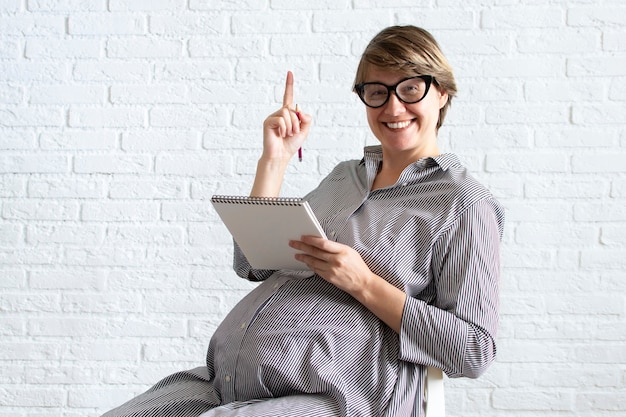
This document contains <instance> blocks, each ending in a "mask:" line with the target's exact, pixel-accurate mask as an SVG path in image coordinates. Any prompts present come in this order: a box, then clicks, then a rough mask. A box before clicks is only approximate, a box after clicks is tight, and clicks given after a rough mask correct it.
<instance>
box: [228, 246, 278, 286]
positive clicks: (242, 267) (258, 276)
mask: <svg viewBox="0 0 626 417" xmlns="http://www.w3.org/2000/svg"><path fill="white" fill-rule="evenodd" d="M233 269H234V270H235V272H236V273H237V275H238V276H240V277H241V278H245V279H247V280H249V281H265V280H266V279H268V278H269V277H270V276H271V275H272V274H273V273H274V271H273V270H269V269H268V270H265V269H253V268H252V266H251V265H250V263H249V262H248V259H247V258H246V256H245V255H244V254H243V252H242V251H241V248H240V247H239V245H238V244H237V242H235V241H234V240H233Z"/></svg>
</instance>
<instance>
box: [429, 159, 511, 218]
mask: <svg viewBox="0 0 626 417" xmlns="http://www.w3.org/2000/svg"><path fill="white" fill-rule="evenodd" d="M436 161H437V163H438V164H439V165H440V167H441V169H442V177H441V181H442V182H443V183H445V186H446V188H448V190H449V191H450V194H449V196H450V200H449V202H450V208H449V210H450V213H449V218H450V219H456V218H459V217H461V216H462V215H463V214H464V213H466V212H467V211H468V210H470V209H473V210H479V211H483V212H487V213H493V215H494V216H495V218H496V220H497V222H498V223H499V224H500V225H501V224H502V223H503V222H504V208H503V207H502V205H501V204H500V202H499V201H498V200H497V199H496V197H495V196H494V195H493V194H492V193H491V191H490V190H489V189H488V188H487V187H486V186H485V185H483V184H482V183H481V182H480V181H479V180H478V179H476V178H475V177H474V176H473V175H472V174H471V173H470V172H469V170H468V169H467V168H466V167H465V166H463V165H462V164H461V163H460V162H459V159H458V157H457V156H456V155H454V154H444V155H441V156H440V157H438V158H437V159H436Z"/></svg>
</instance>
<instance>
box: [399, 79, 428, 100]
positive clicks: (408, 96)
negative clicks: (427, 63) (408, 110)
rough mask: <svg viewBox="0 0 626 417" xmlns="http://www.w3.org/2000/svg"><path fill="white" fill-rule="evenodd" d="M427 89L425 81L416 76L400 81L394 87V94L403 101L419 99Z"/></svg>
mask: <svg viewBox="0 0 626 417" xmlns="http://www.w3.org/2000/svg"><path fill="white" fill-rule="evenodd" d="M427 91H428V90H427V85H426V81H424V80H423V79H422V78H417V77H416V78H409V79H408V80H405V81H402V82H401V83H400V84H398V87H397V88H396V94H397V95H398V97H399V98H400V99H401V100H402V101H404V102H405V103H415V102H418V101H420V100H421V99H422V98H424V96H425V95H426V92H427Z"/></svg>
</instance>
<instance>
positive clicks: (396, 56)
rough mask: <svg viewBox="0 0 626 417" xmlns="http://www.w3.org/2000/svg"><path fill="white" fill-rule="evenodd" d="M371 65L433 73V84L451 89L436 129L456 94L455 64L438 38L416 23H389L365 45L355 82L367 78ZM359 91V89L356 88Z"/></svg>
mask: <svg viewBox="0 0 626 417" xmlns="http://www.w3.org/2000/svg"><path fill="white" fill-rule="evenodd" d="M370 66H375V67H378V68H380V69H383V70H388V71H391V72H398V73H400V74H403V75H406V76H407V77H411V76H414V75H432V76H433V77H434V81H433V83H434V85H435V86H436V87H437V88H438V89H439V90H441V91H444V92H446V93H448V101H447V102H446V104H445V105H444V106H443V107H442V108H441V109H440V110H439V120H438V121H437V130H439V128H440V127H441V125H442V124H443V120H444V118H445V116H446V112H447V111H448V107H450V103H451V101H452V97H454V96H455V95H456V92H457V89H456V82H455V80H454V74H453V73H452V67H451V66H450V64H449V63H448V60H447V59H446V57H445V56H444V55H443V52H441V48H440V47H439V44H438V43H437V41H436V40H435V38H434V37H433V36H432V35H431V34H430V33H429V32H428V31H426V30H424V29H422V28H418V27H416V26H411V25H408V26H390V27H388V28H386V29H383V30H382V31H381V32H379V33H378V34H377V35H376V36H374V38H373V39H372V40H371V41H370V43H369V44H368V45H367V47H366V48H365V51H364V52H363V55H362V56H361V60H360V62H359V66H358V68H357V71H356V76H355V79H354V85H355V86H356V85H357V84H359V83H362V82H365V77H366V76H367V71H368V70H369V68H370ZM355 91H356V90H355Z"/></svg>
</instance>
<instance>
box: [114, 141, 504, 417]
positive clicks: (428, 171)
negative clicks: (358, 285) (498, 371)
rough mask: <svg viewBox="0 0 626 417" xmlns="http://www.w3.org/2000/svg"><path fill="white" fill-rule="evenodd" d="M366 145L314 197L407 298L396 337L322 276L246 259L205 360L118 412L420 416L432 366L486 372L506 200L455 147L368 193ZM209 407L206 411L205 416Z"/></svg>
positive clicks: (238, 259)
mask: <svg viewBox="0 0 626 417" xmlns="http://www.w3.org/2000/svg"><path fill="white" fill-rule="evenodd" d="M381 161H382V151H381V149H380V147H378V146H374V147H368V148H366V150H365V156H364V158H363V159H362V160H361V161H356V160H355V161H347V162H343V163H341V164H339V165H338V166H337V167H336V168H335V169H334V170H333V172H332V173H331V174H330V175H329V176H328V177H326V178H325V179H324V180H323V181H322V183H321V184H320V185H319V187H318V188H317V189H315V190H314V191H312V192H311V193H309V195H308V196H307V197H306V199H307V200H308V201H309V202H310V204H311V207H312V208H313V210H314V211H315V213H316V215H317V216H318V218H319V219H320V220H321V223H322V226H323V227H324V230H325V232H326V234H327V235H328V237H329V238H330V239H333V240H336V241H338V242H341V243H344V244H347V245H350V246H351V247H353V248H355V249H356V250H357V251H358V252H359V253H360V254H361V256H362V257H363V259H364V260H365V262H366V263H367V264H368V266H369V267H370V269H372V271H374V272H375V273H376V274H378V275H380V276H382V277H383V278H385V279H386V280H388V281H389V282H391V283H392V284H394V285H396V286H397V287H399V288H401V289H403V290H404V291H405V292H406V293H407V294H408V296H409V297H408V298H407V301H406V304H405V306H404V313H403V320H402V328H401V332H400V334H396V333H395V332H393V331H392V330H391V329H389V328H388V327H387V326H386V325H385V324H383V323H382V322H381V321H380V320H379V319H378V318H377V317H376V316H374V315H373V314H372V313H371V312H370V311H368V310H367V309H366V308H364V307H363V306H362V305H360V304H359V303H358V302H356V301H355V300H354V299H353V298H352V297H350V296H349V295H347V294H346V293H344V292H342V291H340V290H338V289H337V288H335V287H334V286H332V285H330V284H328V283H327V282H326V281H324V280H323V279H322V278H320V277H319V276H316V275H313V274H312V273H306V272H290V271H257V270H254V271H253V270H251V269H250V266H249V265H248V263H247V262H246V260H245V258H244V257H243V255H242V254H241V252H240V251H239V250H238V248H237V247H236V245H235V259H234V267H235V270H236V271H237V273H238V274H239V275H240V276H241V277H244V278H250V277H253V278H255V279H257V280H259V281H263V282H262V283H261V284H260V285H259V286H258V287H257V288H255V289H254V290H253V291H251V292H250V293H249V294H248V295H247V296H246V297H244V299H243V300H242V301H241V302H240V303H239V304H238V305H237V306H235V308H234V309H233V310H232V311H231V312H230V313H229V314H228V315H227V317H226V318H225V319H224V321H223V322H222V324H221V325H220V326H219V328H218V329H217V330H216V332H215V334H214V335H213V337H212V338H211V341H210V343H209V349H208V352H207V366H206V367H201V368H197V369H195V370H192V371H187V372H181V373H178V374H174V375H172V376H170V377H168V378H166V379H165V380H163V381H161V382H160V383H159V384H157V386H155V387H153V388H152V389H151V390H150V391H148V392H147V393H145V394H143V395H141V396H139V397H137V398H135V399H134V400H132V401H131V402H129V403H127V404H125V405H124V406H122V407H120V408H119V409H116V410H113V411H111V412H110V413H108V414H106V416H107V417H114V416H116V417H117V416H135V417H140V416H170V415H171V416H174V415H175V416H177V417H184V416H198V415H203V416H204V417H209V416H235V415H239V416H307V415H310V416H324V415H328V416H337V415H341V416H422V415H423V412H424V407H423V391H424V378H425V372H426V366H434V367H437V368H440V369H443V370H444V372H445V373H446V374H447V375H448V376H450V377H461V376H466V377H477V376H478V375H480V374H481V373H482V372H484V371H485V369H486V368H487V366H488V365H489V364H490V363H491V361H493V359H494V357H495V352H496V348H495V336H496V331H497V324H498V279H499V243H500V240H501V238H502V231H503V223H504V216H503V210H502V208H501V206H500V205H499V204H498V202H497V201H496V200H495V199H494V198H493V196H492V195H491V194H490V193H489V191H488V190H487V189H485V188H484V187H483V186H482V185H480V184H479V183H478V182H477V181H476V180H475V179H473V178H472V177H471V176H470V175H469V174H468V172H467V171H466V169H465V168H463V167H462V166H461V164H460V163H459V162H458V159H457V158H456V156H454V155H452V154H444V155H441V156H438V157H435V158H426V159H423V160H421V161H418V162H416V163H414V164H412V165H411V166H409V167H407V169H405V171H404V172H403V174H402V175H401V177H400V179H399V180H398V182H397V184H395V185H394V186H392V187H388V188H384V189H379V190H375V191H371V192H370V188H371V184H372V181H373V179H374V177H375V175H376V173H377V170H378V168H379V165H380V163H381ZM202 413H204V414H202Z"/></svg>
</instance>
